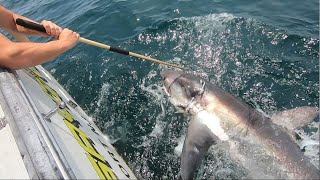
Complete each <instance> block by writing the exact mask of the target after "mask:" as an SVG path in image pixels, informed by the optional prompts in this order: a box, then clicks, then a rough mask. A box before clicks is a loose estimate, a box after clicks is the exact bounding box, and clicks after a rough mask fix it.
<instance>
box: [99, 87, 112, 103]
mask: <svg viewBox="0 0 320 180" xmlns="http://www.w3.org/2000/svg"><path fill="white" fill-rule="evenodd" d="M109 89H110V84H108V83H103V84H102V87H101V90H100V94H99V99H98V101H97V105H98V107H100V106H101V102H102V101H103V99H104V98H105V96H106V94H108V92H109Z"/></svg>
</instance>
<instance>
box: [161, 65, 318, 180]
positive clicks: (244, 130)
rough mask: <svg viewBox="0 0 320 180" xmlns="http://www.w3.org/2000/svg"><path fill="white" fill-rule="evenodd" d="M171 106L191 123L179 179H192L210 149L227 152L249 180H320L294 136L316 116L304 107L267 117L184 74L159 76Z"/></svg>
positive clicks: (311, 110)
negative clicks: (215, 147)
mask: <svg viewBox="0 0 320 180" xmlns="http://www.w3.org/2000/svg"><path fill="white" fill-rule="evenodd" d="M160 75H161V77H162V80H163V84H164V91H165V92H166V94H167V95H168V98H169V100H170V102H171V103H172V104H173V105H174V106H175V107H176V108H177V109H178V110H179V111H180V112H181V111H182V112H184V113H187V114H189V115H190V116H191V117H192V118H191V121H190V122H189V125H188V130H187V134H186V138H185V140H184V144H183V149H182V154H181V172H180V173H181V178H182V179H183V180H189V179H193V178H194V175H195V172H196V170H197V168H198V166H199V165H200V164H201V161H202V160H203V159H204V157H205V155H206V153H207V151H208V149H209V148H210V147H211V146H212V145H219V144H226V145H227V146H226V147H227V148H226V151H228V152H229V154H230V157H231V159H232V160H234V161H235V162H236V163H237V164H240V165H241V166H242V167H244V168H245V169H246V170H247V171H248V177H247V178H253V179H319V170H318V169H317V168H316V167H315V166H314V165H313V164H312V163H311V162H310V159H309V158H308V157H306V156H305V155H304V154H303V152H302V151H301V149H300V148H299V146H298V144H297V142H296V141H295V133H294V131H295V130H296V129H297V128H301V127H303V126H304V125H306V124H307V123H309V122H310V121H312V120H314V119H315V118H316V117H318V116H319V109H318V108H317V107H309V106H303V107H298V108H294V109H289V110H285V111H282V112H278V113H275V114H274V115H272V116H268V115H266V114H265V113H262V112H261V111H258V110H257V109H255V108H254V107H252V106H250V105H248V104H246V103H245V102H243V101H241V100H240V99H239V98H237V97H235V96H234V95H232V94H230V93H228V92H226V91H224V90H223V89H221V88H220V87H218V86H216V85H214V84H212V83H209V82H207V81H205V80H203V79H202V78H200V77H197V76H195V75H192V74H188V73H185V72H183V71H173V70H167V71H162V72H161V73H160Z"/></svg>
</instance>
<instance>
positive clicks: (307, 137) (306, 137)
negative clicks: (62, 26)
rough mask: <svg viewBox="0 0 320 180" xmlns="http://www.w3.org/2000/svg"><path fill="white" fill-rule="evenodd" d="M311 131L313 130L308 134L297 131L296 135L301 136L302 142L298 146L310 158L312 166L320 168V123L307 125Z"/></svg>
mask: <svg viewBox="0 0 320 180" xmlns="http://www.w3.org/2000/svg"><path fill="white" fill-rule="evenodd" d="M307 126H308V127H309V129H313V130H312V131H311V132H306V131H304V130H303V129H298V130H296V133H297V134H299V136H300V137H301V140H299V141H298V144H299V146H300V148H301V149H304V150H305V151H304V154H305V155H306V156H307V157H309V158H310V160H311V162H312V164H314V165H315V166H316V167H317V168H319V156H320V153H319V150H320V146H319V140H320V139H319V126H320V124H319V121H317V122H312V123H310V124H308V125H307Z"/></svg>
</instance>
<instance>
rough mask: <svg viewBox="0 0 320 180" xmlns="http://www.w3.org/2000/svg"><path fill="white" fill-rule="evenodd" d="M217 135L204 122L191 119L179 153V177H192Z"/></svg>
mask: <svg viewBox="0 0 320 180" xmlns="http://www.w3.org/2000/svg"><path fill="white" fill-rule="evenodd" d="M217 139H218V138H217V137H216V136H215V135H214V134H213V133H212V132H211V130H210V129H209V128H208V127H207V126H206V125H204V124H201V123H199V121H198V120H197V119H192V120H191V122H190V124H189V127H188V133H187V136H186V139H185V141H184V144H183V149H182V154H181V177H182V179H183V180H189V179H193V176H194V173H195V171H196V169H197V167H198V166H199V165H200V163H201V161H202V159H203V158H204V156H205V154H206V153H207V151H208V149H209V147H210V146H211V145H212V144H215V143H216V141H217Z"/></svg>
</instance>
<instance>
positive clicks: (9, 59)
mask: <svg viewBox="0 0 320 180" xmlns="http://www.w3.org/2000/svg"><path fill="white" fill-rule="evenodd" d="M69 46H70V45H68V43H65V42H64V41H61V40H56V41H51V42H48V43H28V42H21V43H10V45H9V46H7V47H6V48H4V49H3V50H2V52H3V53H4V54H6V57H2V61H1V62H2V66H5V67H8V68H11V69H20V68H26V67H32V66H36V65H38V64H42V63H46V62H48V61H50V60H52V59H54V58H55V57H57V56H59V55H60V54H62V53H63V52H65V51H67V50H68V49H69V48H70V47H69ZM0 58H1V57H0Z"/></svg>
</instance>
